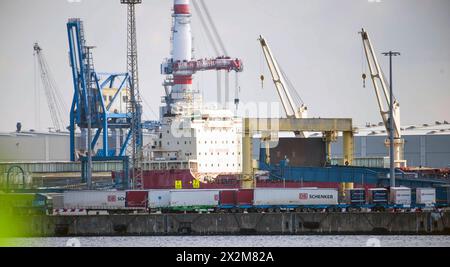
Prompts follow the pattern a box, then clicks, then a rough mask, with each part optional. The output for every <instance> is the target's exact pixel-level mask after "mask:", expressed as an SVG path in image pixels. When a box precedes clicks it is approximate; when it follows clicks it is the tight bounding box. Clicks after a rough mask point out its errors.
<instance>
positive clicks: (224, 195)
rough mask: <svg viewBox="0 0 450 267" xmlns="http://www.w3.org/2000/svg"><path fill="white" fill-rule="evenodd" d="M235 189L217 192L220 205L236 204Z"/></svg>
mask: <svg viewBox="0 0 450 267" xmlns="http://www.w3.org/2000/svg"><path fill="white" fill-rule="evenodd" d="M236 195H237V190H221V191H220V194H219V204H220V205H221V206H236V204H237V202H236Z"/></svg>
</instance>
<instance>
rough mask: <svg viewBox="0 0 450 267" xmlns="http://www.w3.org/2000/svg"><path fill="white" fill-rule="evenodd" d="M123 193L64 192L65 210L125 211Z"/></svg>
mask: <svg viewBox="0 0 450 267" xmlns="http://www.w3.org/2000/svg"><path fill="white" fill-rule="evenodd" d="M125 199H126V193H125V191H93V190H87V191H65V192H64V208H66V209H99V210H109V209H111V210H112V209H125V208H126V207H125Z"/></svg>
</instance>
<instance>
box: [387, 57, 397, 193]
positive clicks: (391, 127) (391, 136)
mask: <svg viewBox="0 0 450 267" xmlns="http://www.w3.org/2000/svg"><path fill="white" fill-rule="evenodd" d="M383 55H385V56H389V161H390V162H389V163H390V164H389V165H390V166H389V167H390V173H391V174H390V176H391V187H395V166H394V116H393V114H394V112H393V109H394V95H393V93H392V57H393V56H394V57H395V56H399V55H400V53H399V52H393V51H389V52H385V53H383Z"/></svg>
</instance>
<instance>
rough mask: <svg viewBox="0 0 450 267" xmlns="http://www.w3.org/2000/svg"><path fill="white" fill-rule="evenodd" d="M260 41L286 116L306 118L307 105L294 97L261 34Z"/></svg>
mask: <svg viewBox="0 0 450 267" xmlns="http://www.w3.org/2000/svg"><path fill="white" fill-rule="evenodd" d="M258 41H259V42H260V44H261V47H262V50H263V53H264V57H265V59H266V62H267V66H268V67H269V70H270V73H271V75H272V79H273V82H274V84H275V87H276V89H277V93H278V96H279V97H280V100H281V104H282V105H283V109H284V111H285V112H286V116H287V117H288V118H297V119H300V118H306V117H307V116H306V110H307V108H306V106H305V105H303V104H302V105H300V106H298V105H297V104H296V103H295V101H294V98H293V97H292V95H291V93H290V92H289V89H288V87H287V83H286V80H285V77H284V76H283V74H282V71H281V69H280V67H279V65H278V62H277V61H276V59H275V58H274V57H273V54H272V51H271V50H270V47H269V45H268V44H267V41H266V40H265V39H264V37H262V36H261V35H260V36H259V38H258Z"/></svg>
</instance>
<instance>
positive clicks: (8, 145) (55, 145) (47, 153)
mask: <svg viewBox="0 0 450 267" xmlns="http://www.w3.org/2000/svg"><path fill="white" fill-rule="evenodd" d="M80 140H81V138H80V137H79V136H78V137H77V138H76V144H78V143H79V142H80ZM112 140H113V138H112V137H109V143H110V147H111V146H112ZM150 140H151V138H150V136H148V135H144V143H147V142H150ZM101 143H102V142H101V138H100V140H99V144H101ZM69 151H70V140H69V134H42V133H11V134H0V162H9V161H69V160H70V155H69V154H70V152H69Z"/></svg>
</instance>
